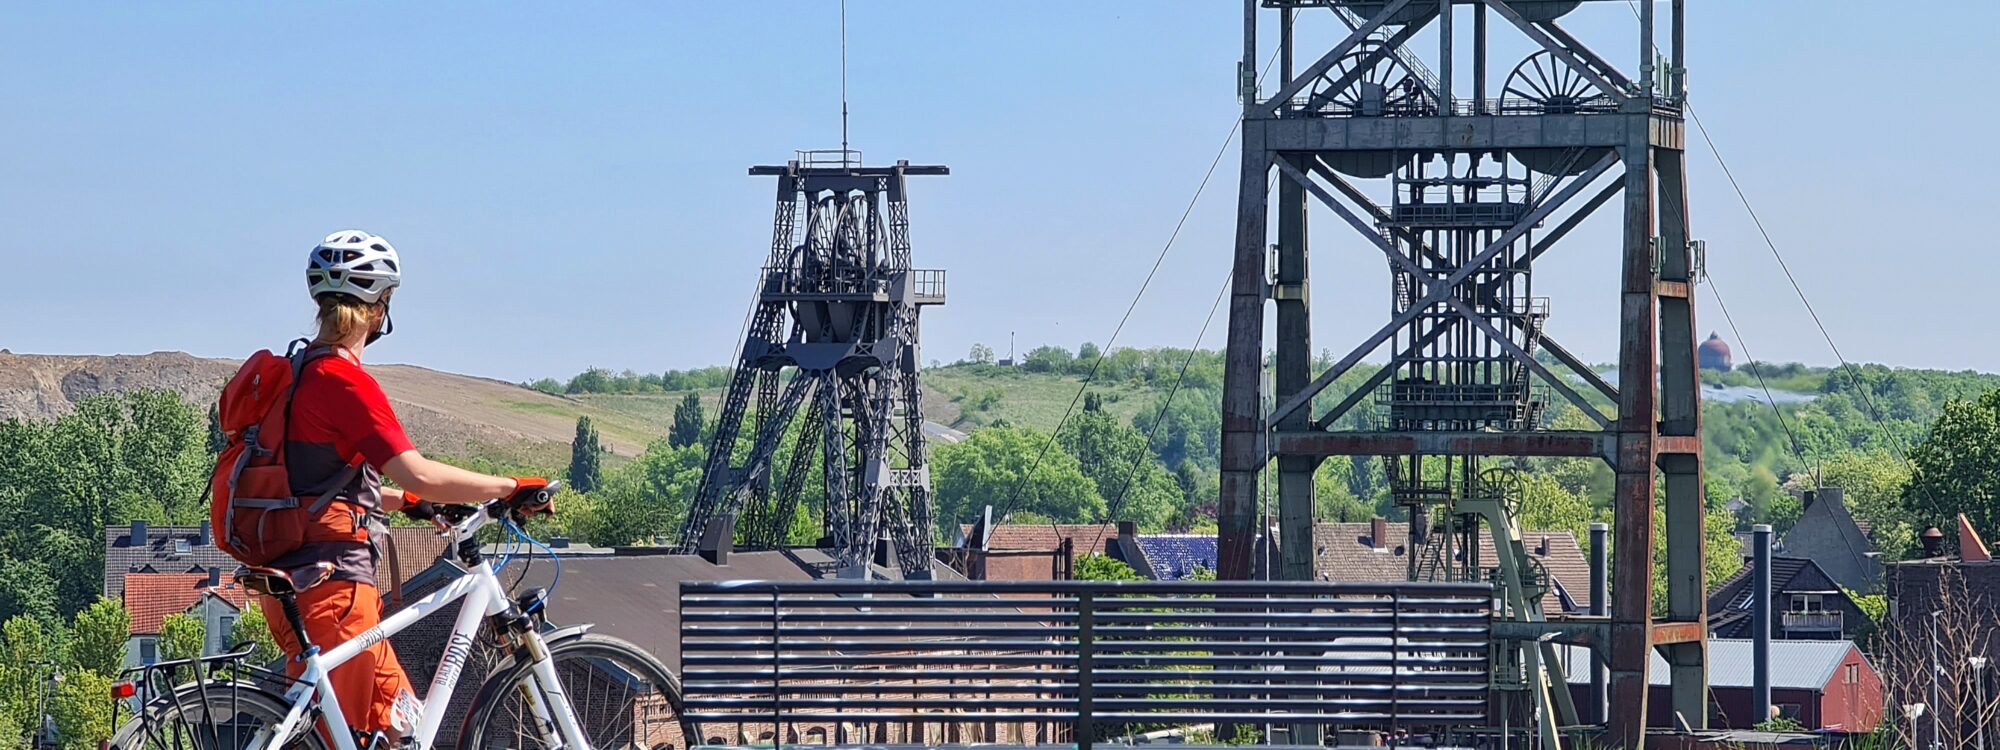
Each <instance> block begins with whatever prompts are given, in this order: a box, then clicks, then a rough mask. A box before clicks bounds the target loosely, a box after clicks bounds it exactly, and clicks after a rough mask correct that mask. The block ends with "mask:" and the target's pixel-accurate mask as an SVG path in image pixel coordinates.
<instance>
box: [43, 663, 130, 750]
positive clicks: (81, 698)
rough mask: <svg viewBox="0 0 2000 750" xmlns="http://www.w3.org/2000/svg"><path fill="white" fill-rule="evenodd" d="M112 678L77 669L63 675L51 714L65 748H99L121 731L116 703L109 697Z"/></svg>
mask: <svg viewBox="0 0 2000 750" xmlns="http://www.w3.org/2000/svg"><path fill="white" fill-rule="evenodd" d="M110 694H111V678H110V677H109V676H106V675H101V674H98V673H96V672H89V671H77V672H70V673H66V674H64V675H63V680H62V682H60V683H57V685H56V689H55V695H53V696H51V700H50V703H51V704H52V706H51V708H52V709H53V710H51V711H50V712H49V713H50V714H51V715H53V716H54V717H55V720H56V734H57V735H59V736H60V737H61V738H62V750H96V748H97V747H98V745H99V744H100V743H102V742H104V741H105V740H109V739H111V733H112V732H114V731H116V730H117V726H116V725H115V724H113V723H112V722H113V721H115V720H116V718H117V716H116V711H115V708H114V707H115V706H116V704H114V703H112V702H111V700H110V699H109V698H107V697H106V696H109V695H110Z"/></svg>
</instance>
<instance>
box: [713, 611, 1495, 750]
mask: <svg viewBox="0 0 2000 750" xmlns="http://www.w3.org/2000/svg"><path fill="white" fill-rule="evenodd" d="M1492 597H1493V589H1492V587H1491V586H1490V585H1485V584H1435V583H1409V584H1389V585H1367V584H1332V583H1306V582H1242V581H1232V582H1192V581H1174V582H1117V583H1111V582H1095V581H1058V582H991V581H971V582H966V581H907V582H882V581H875V582H846V581H809V582H725V583H717V582H692V581H690V582H683V583H682V584H681V594H680V617H681V630H680V660H681V664H680V667H681V684H682V689H683V691H684V695H685V700H686V706H685V709H686V714H685V718H686V719H687V721H688V722H689V723H690V724H691V725H692V726H694V727H697V728H699V729H700V730H701V732H702V734H703V735H704V736H708V737H717V738H729V737H737V736H751V735H752V734H753V732H749V731H744V730H742V729H741V728H742V727H745V726H752V727H756V728H758V729H757V731H756V732H755V733H754V734H756V735H757V736H758V737H759V738H760V739H763V738H764V734H765V733H768V739H769V740H770V741H772V742H773V743H774V744H783V743H784V742H785V738H787V737H790V736H794V735H796V734H798V733H806V734H811V733H813V732H823V733H827V734H828V735H829V736H831V737H832V738H833V744H836V745H850V744H880V743H894V742H900V743H929V744H938V743H939V742H945V743H948V744H961V743H970V742H1001V743H1013V744H1023V745H1028V744H1046V743H1050V742H1063V743H1074V744H1076V745H1078V746H1079V747H1081V748H1085V749H1086V750H1087V748H1089V747H1090V745H1091V743H1092V742H1096V741H1103V740H1106V739H1107V738H1110V737H1115V736H1120V735H1121V734H1123V733H1125V732H1129V731H1143V730H1144V729H1147V728H1159V727H1174V726H1191V725H1195V724H1199V723H1208V722H1243V723H1265V722H1278V723H1292V724H1304V725H1314V726H1318V725H1324V726H1340V727H1344V728H1356V729H1380V730H1383V731H1394V730H1398V729H1420V728H1438V727H1463V726H1479V725H1483V724H1484V723H1485V722H1486V719H1487V702H1486V690H1487V686H1488V678H1489V671H1490V667H1489V659H1488V644H1489V636H1490V634H1491V621H1492ZM718 726H720V727H735V728H736V731H735V732H733V733H732V732H731V731H729V730H727V729H717V728H716V727H718ZM898 732H901V735H900V736H898ZM1010 732H1011V735H1010ZM700 739H702V738H700V737H691V738H690V742H691V743H695V742H698V741H699V740H700Z"/></svg>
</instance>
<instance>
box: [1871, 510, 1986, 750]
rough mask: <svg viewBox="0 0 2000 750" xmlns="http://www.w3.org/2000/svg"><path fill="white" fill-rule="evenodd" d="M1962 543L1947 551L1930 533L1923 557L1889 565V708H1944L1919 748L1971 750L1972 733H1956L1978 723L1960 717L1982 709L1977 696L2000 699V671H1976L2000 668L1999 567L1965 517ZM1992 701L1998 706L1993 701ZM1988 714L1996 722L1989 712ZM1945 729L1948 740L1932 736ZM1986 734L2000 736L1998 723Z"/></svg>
mask: <svg viewBox="0 0 2000 750" xmlns="http://www.w3.org/2000/svg"><path fill="white" fill-rule="evenodd" d="M1957 538H1958V548H1957V550H1956V551H1955V552H1947V551H1946V549H1945V546H1946V545H1945V535H1943V534H1941V533H1939V532H1938V530H1937V529H1929V530H1927V531H1925V532H1924V535H1923V537H1922V540H1923V544H1924V554H1925V557H1923V558H1920V559H1916V560H1905V561H1902V562H1896V563H1891V564H1889V565H1887V566H1884V567H1885V569H1886V571H1885V574H1884V576H1883V578H1884V588H1885V593H1886V594H1887V595H1888V596H1887V599H1888V602H1887V604H1888V611H1887V612H1886V613H1885V615H1884V617H1883V621H1882V635H1883V637H1882V639H1881V641H1880V642H1879V643H1878V644H1877V645H1876V650H1877V651H1878V652H1879V653H1880V654H1881V656H1882V659H1883V664H1882V674H1883V678H1884V682H1886V683H1887V684H1888V685H1889V693H1890V697H1889V701H1890V703H1891V704H1892V705H1893V704H1910V703H1926V704H1929V705H1934V706H1942V707H1944V710H1942V711H1937V710H1933V716H1936V717H1938V718H1940V719H1941V720H1940V721H1935V722H1933V720H1932V719H1931V718H1926V719H1925V720H1924V721H1923V722H1920V724H1919V729H1918V732H1919V735H1920V736H1919V737H1918V738H1917V740H1918V744H1919V745H1923V744H1938V745H1943V746H1947V747H1969V746H1970V744H1971V741H1970V740H1969V739H1967V738H1966V737H1965V736H1964V734H1966V733H1968V731H1962V730H1959V729H1955V728H1954V727H1964V728H1965V729H1966V730H1969V729H1970V728H1971V727H1973V726H1974V725H1975V723H1974V722H1973V721H1972V720H1971V717H1970V716H1967V717H1965V719H1966V720H1965V721H1963V722H1960V721H1955V720H1954V719H1955V718H1956V715H1957V714H1959V713H1961V710H1960V709H1964V711H1963V713H1970V712H1971V711H1972V709H1971V708H1970V707H1972V706H1976V705H1979V702H1980V699H1979V697H1977V696H2000V669H1989V668H1981V667H1980V666H1978V665H1979V663H1980V661H1979V660H1985V661H1986V663H1988V664H1992V663H2000V564H1996V563H1995V562H1994V561H1993V555H1992V553H1991V552H1990V551H1989V550H1988V549H1987V547H1986V543H1985V541H1984V540H1982V539H1981V538H1980V536H1979V533H1978V532H1977V531H1975V530H1974V529H1973V528H1972V524H1971V522H1970V521H1968V520H1967V519H1966V517H1965V516H1964V515H1963V514H1960V515H1959V517H1958V536H1957ZM1940 677H1941V678H1942V679H1939V678H1940ZM1932 685H1938V686H1940V687H1939V688H1933V687H1931V686H1932ZM1898 686H1900V689H1898ZM1982 690H1983V691H1984V692H1983V693H1982V692H1979V691H1982ZM1986 700H1987V701H1988V705H1992V704H1991V701H1992V700H1993V699H1992V698H1991V697H1988V698H1987V699H1986ZM1986 715H1987V716H1988V717H1989V719H1988V720H1989V721H1993V719H1992V718H1991V717H1992V716H1993V714H1992V711H1991V709H1988V710H1987V711H1986ZM1939 726H1942V727H1943V729H1944V731H1945V733H1946V736H1945V737H1942V738H1934V737H1931V736H1930V734H1931V732H1932V731H1933V730H1934V728H1937V727H1939ZM1987 729H1989V730H1991V731H2000V723H1994V724H1992V725H1990V726H1988V727H1987Z"/></svg>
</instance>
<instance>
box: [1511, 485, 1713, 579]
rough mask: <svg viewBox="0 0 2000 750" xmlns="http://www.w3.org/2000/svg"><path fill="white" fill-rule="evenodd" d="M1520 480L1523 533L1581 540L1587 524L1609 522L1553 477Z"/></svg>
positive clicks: (1609, 519) (1585, 500)
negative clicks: (1557, 533)
mask: <svg viewBox="0 0 2000 750" xmlns="http://www.w3.org/2000/svg"><path fill="white" fill-rule="evenodd" d="M1520 476H1521V498H1520V501H1521V506H1520V507H1521V528H1523V529H1532V530H1535V531H1567V532H1570V533H1571V534H1574V535H1575V536H1576V538H1577V539H1579V540H1581V539H1587V538H1589V534H1590V524H1592V523H1596V522H1604V523H1609V522H1610V521H1611V514H1610V513H1606V512H1603V511H1601V510H1599V509H1597V508H1594V507H1592V506H1591V504H1590V500H1589V499H1588V498H1585V497H1583V496H1582V495H1578V494H1576V493H1574V492H1571V491H1569V490H1568V489H1565V488H1564V487H1563V486H1562V484H1561V483H1559V482H1557V481H1556V479H1555V477H1551V476H1549V475H1547V474H1532V473H1526V472H1523V473H1522V474H1521V475H1520ZM1731 538H1732V539H1734V537H1731ZM1711 580H1712V581H1717V580H1720V579H1711Z"/></svg>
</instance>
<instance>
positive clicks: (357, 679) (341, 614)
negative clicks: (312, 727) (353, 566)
mask: <svg viewBox="0 0 2000 750" xmlns="http://www.w3.org/2000/svg"><path fill="white" fill-rule="evenodd" d="M263 609H264V613H265V614H264V624H265V625H267V626H269V627H270V628H271V636H272V637H274V638H276V639H277V640H278V647H279V648H282V649H284V651H285V655H286V656H287V657H290V656H296V655H297V654H298V653H299V652H300V651H301V649H300V647H299V642H298V639H297V638H294V637H292V626H291V625H289V624H287V623H286V622H285V615H284V612H283V610H281V609H279V607H278V604H277V602H275V601H273V602H270V603H269V605H268V606H264V607H263ZM299 613H300V614H301V615H302V616H303V618H304V620H305V626H306V635H307V636H309V637H311V638H312V642H313V645H316V646H319V648H320V651H321V652H322V653H324V652H325V651H326V650H327V649H330V648H332V647H334V646H338V645H340V644H342V643H346V642H347V641H349V640H352V639H353V638H354V637H355V636H357V635H360V634H361V633H363V632H365V631H367V630H368V629H369V628H372V627H375V625H376V624H378V623H380V622H381V621H382V594H381V592H380V591H377V590H376V588H375V587H374V586H371V585H369V584H365V583H356V582H354V581H327V582H324V583H321V584H319V585H317V586H314V587H312V588H309V589H306V590H305V591H304V592H301V593H300V594H299ZM285 671H286V672H288V673H290V674H291V675H292V676H293V677H297V676H299V675H300V674H301V673H303V672H304V671H305V662H302V661H299V660H296V659H289V658H288V659H286V660H285ZM327 683H328V684H329V685H331V686H332V687H333V694H334V696H335V698H336V699H338V700H339V701H340V713H341V714H342V715H344V716H346V717H347V723H348V725H349V726H351V727H353V728H354V729H355V730H357V731H360V732H373V731H377V730H380V731H384V732H387V731H390V727H391V719H390V717H391V716H392V715H393V712H394V711H395V706H396V696H397V694H398V693H400V692H402V691H406V690H409V689H410V678H409V676H408V675H406V674H404V673H403V664H402V662H399V661H396V650H395V649H394V648H392V647H390V646H389V641H388V640H386V639H385V640H382V641H380V642H377V643H376V644H375V645H373V646H369V647H368V648H367V650H365V651H362V652H361V653H360V654H359V655H357V656H355V657H354V658H352V659H349V660H348V661H347V663H346V664H342V665H340V666H339V667H338V668H335V669H334V670H333V671H332V673H331V674H330V675H328V679H327Z"/></svg>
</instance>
